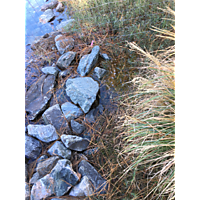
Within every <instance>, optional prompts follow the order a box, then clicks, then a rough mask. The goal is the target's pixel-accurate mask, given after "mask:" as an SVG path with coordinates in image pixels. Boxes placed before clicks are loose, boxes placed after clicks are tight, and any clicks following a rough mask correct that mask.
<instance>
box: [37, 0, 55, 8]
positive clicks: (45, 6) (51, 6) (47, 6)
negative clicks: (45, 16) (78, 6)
mask: <svg viewBox="0 0 200 200" xmlns="http://www.w3.org/2000/svg"><path fill="white" fill-rule="evenodd" d="M57 5H58V1H57V0H54V1H53V2H50V3H48V4H44V5H43V6H42V7H41V11H45V10H47V9H54V8H55V7H56V6H57Z"/></svg>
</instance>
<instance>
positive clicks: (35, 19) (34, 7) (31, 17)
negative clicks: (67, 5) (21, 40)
mask: <svg viewBox="0 0 200 200" xmlns="http://www.w3.org/2000/svg"><path fill="white" fill-rule="evenodd" d="M52 1H53V0H49V1H48V2H46V0H26V4H25V44H26V45H27V44H31V43H32V42H33V41H34V39H35V38H36V37H37V36H42V35H45V34H46V33H50V32H52V31H53V30H55V27H56V26H57V25H58V24H59V23H60V22H61V21H62V20H66V19H67V15H66V14H65V12H66V9H65V10H64V11H63V12H62V13H59V12H56V11H55V9H54V14H55V16H56V17H55V19H54V20H53V21H52V22H49V23H46V24H42V23H41V22H40V21H39V17H40V16H41V15H42V14H43V13H44V12H42V11H41V10H40V9H41V7H42V6H43V5H44V4H47V3H49V2H52Z"/></svg>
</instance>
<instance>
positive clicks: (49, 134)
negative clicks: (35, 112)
mask: <svg viewBox="0 0 200 200" xmlns="http://www.w3.org/2000/svg"><path fill="white" fill-rule="evenodd" d="M27 128H28V133H29V135H31V136H33V137H36V138H37V139H39V140H41V141H43V142H52V141H54V140H57V139H58V138H59V137H58V134H57V133H56V129H55V128H54V126H52V125H51V124H49V125H32V124H29V125H28V126H27Z"/></svg>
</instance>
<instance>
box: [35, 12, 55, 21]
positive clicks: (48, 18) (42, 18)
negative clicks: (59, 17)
mask: <svg viewBox="0 0 200 200" xmlns="http://www.w3.org/2000/svg"><path fill="white" fill-rule="evenodd" d="M54 17H55V15H54V12H53V10H52V9H47V10H45V12H44V13H43V14H42V15H41V16H40V18H39V20H40V22H42V23H43V24H46V23H47V22H50V21H51V20H52V19H53V18H54Z"/></svg>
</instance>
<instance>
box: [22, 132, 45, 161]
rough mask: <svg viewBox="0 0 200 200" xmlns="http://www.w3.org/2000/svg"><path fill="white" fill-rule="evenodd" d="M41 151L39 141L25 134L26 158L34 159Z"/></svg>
mask: <svg viewBox="0 0 200 200" xmlns="http://www.w3.org/2000/svg"><path fill="white" fill-rule="evenodd" d="M41 152H42V145H41V143H40V142H39V141H38V140H36V139H35V138H32V137H30V136H26V135H25V156H26V157H27V158H28V159H32V160H36V159H37V157H38V156H39V155H40V153H41Z"/></svg>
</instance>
